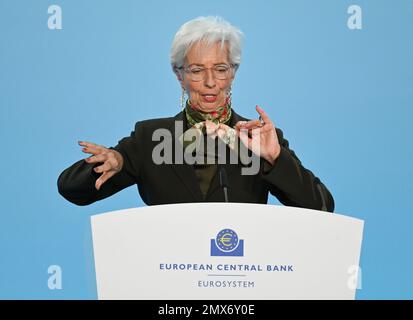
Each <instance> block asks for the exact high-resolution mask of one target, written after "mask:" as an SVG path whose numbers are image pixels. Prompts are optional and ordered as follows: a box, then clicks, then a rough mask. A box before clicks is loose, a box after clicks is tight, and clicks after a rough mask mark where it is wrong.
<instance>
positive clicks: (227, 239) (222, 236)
mask: <svg viewBox="0 0 413 320" xmlns="http://www.w3.org/2000/svg"><path fill="white" fill-rule="evenodd" d="M211 256H231V257H234V256H235V257H243V256H244V240H240V239H238V235H237V234H236V233H235V231H234V230H231V229H224V230H221V231H220V232H218V234H217V236H216V238H215V239H211Z"/></svg>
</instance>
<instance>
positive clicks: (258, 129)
mask: <svg viewBox="0 0 413 320" xmlns="http://www.w3.org/2000/svg"><path fill="white" fill-rule="evenodd" d="M255 109H256V110H257V112H258V113H259V115H260V116H261V119H262V120H263V123H261V121H260V120H251V121H239V122H238V123H237V124H236V125H235V129H236V130H237V133H238V135H239V138H240V140H241V141H242V143H243V144H244V145H245V146H246V147H247V148H248V149H250V150H251V151H252V152H254V153H255V154H256V155H258V156H260V157H261V158H264V159H265V160H267V161H268V162H269V163H271V165H273V164H274V163H275V160H276V159H277V158H278V156H279V155H280V152H281V146H280V144H279V142H278V137H277V132H276V131H275V126H274V124H273V123H272V121H271V119H270V118H269V117H268V115H267V114H266V113H265V112H264V110H263V109H262V108H260V107H259V106H256V108H255ZM249 133H250V136H249Z"/></svg>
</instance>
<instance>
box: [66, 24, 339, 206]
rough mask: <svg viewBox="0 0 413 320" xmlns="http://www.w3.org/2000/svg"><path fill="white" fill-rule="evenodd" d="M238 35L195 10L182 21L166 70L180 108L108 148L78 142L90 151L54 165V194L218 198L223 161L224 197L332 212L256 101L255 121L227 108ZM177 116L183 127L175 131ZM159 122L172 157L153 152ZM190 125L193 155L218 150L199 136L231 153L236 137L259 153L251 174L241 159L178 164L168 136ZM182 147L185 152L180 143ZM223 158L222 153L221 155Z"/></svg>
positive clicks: (149, 200) (80, 200) (86, 199)
mask: <svg viewBox="0 0 413 320" xmlns="http://www.w3.org/2000/svg"><path fill="white" fill-rule="evenodd" d="M241 38H242V33H241V32H240V31H239V30H238V29H236V28H235V27H233V26H232V25H230V24H229V23H228V22H226V21H224V20H222V19H220V18H215V17H200V18H197V19H194V20H191V21H189V22H187V23H185V24H184V25H183V26H182V27H181V28H180V29H179V30H178V32H177V34H176V35H175V38H174V40H173V44H172V49H171V65H172V69H173V71H174V72H175V74H176V76H177V79H178V81H179V82H180V84H181V87H182V98H181V103H182V107H183V111H181V112H180V113H178V114H177V115H176V116H175V117H171V118H163V119H154V120H146V121H142V122H138V123H136V125H135V130H134V131H133V132H132V133H131V135H130V137H126V138H123V139H122V140H120V141H119V143H118V145H117V146H115V147H113V148H106V147H103V146H100V145H97V144H94V143H90V142H85V141H80V142H79V145H80V146H82V147H83V149H82V151H83V152H85V153H88V154H91V156H90V157H88V158H86V159H84V160H80V161H78V162H77V163H75V164H73V165H72V166H71V167H69V168H68V169H66V170H65V171H63V172H62V174H61V175H60V176H59V179H58V189H59V192H60V194H61V195H62V196H63V197H65V198H66V199H67V200H69V201H71V202H73V203H75V204H77V205H87V204H90V203H93V202H95V201H98V200H100V199H103V198H106V197H108V196H110V195H112V194H114V193H116V192H118V191H120V190H122V189H124V188H126V187H128V186H130V185H133V184H137V186H138V189H139V193H140V195H141V197H142V199H143V201H144V202H145V203H146V204H147V205H156V204H166V203H182V202H200V201H207V202H220V201H224V193H223V192H222V189H221V188H220V183H219V177H218V173H217V172H218V168H219V167H223V168H225V172H226V175H227V179H228V198H229V201H230V202H251V203H267V199H268V193H269V192H270V193H271V194H273V195H274V196H276V197H277V198H278V199H279V200H280V202H281V203H283V204H285V205H290V206H297V207H305V208H311V209H318V210H325V211H333V210H334V201H333V198H332V196H331V194H330V192H329V191H328V190H327V188H326V187H325V186H324V185H323V184H322V183H321V182H320V180H319V179H318V178H317V177H315V176H314V175H313V173H312V172H311V171H309V170H307V169H306V168H304V167H303V166H302V165H301V162H300V160H299V159H298V158H297V156H296V155H295V154H294V152H293V151H292V150H290V149H289V147H288V141H287V140H285V139H284V138H283V134H282V131H281V130H280V129H276V128H275V127H274V124H273V123H272V121H271V119H270V118H269V117H268V115H267V114H266V113H265V112H264V110H263V109H262V108H260V107H258V106H257V107H256V111H257V112H258V114H259V116H260V120H251V121H248V120H247V119H245V118H243V117H241V116H239V115H238V114H237V113H236V112H235V111H234V109H233V108H232V106H231V85H232V83H233V80H234V78H235V75H236V71H237V69H238V67H239V65H240V61H241ZM185 94H187V95H188V99H187V100H186V101H185ZM179 123H182V127H183V130H184V131H185V133H183V134H179V133H178V132H177V131H179V130H177V128H179V125H177V124H179ZM159 129H165V130H168V132H172V133H173V134H171V135H170V138H171V139H166V140H167V141H169V142H171V146H172V148H165V149H164V153H165V152H166V153H168V154H167V155H166V156H167V157H169V156H170V157H169V158H171V157H172V156H173V157H174V160H175V162H167V161H164V162H159V161H157V160H155V158H154V154H155V150H158V149H159V139H154V137H155V136H156V135H157V132H158V131H157V130H159ZM191 130H196V131H197V132H198V133H199V132H201V133H203V134H201V135H200V137H201V138H202V137H205V138H206V139H198V140H197V139H195V141H196V142H197V144H196V148H192V149H188V150H201V157H200V158H201V160H202V159H203V160H205V159H209V160H211V158H212V160H214V159H215V160H216V159H218V158H219V156H221V154H219V152H218V156H217V154H216V153H214V152H212V153H211V149H208V148H204V149H202V148H199V146H200V144H199V141H202V143H201V145H204V144H205V143H206V142H208V143H211V141H212V142H213V144H214V147H215V149H214V150H213V151H216V150H217V148H218V147H217V145H218V144H219V143H221V144H222V142H223V141H224V142H225V143H226V144H227V149H228V150H229V153H231V154H234V152H235V153H237V152H240V150H241V149H237V148H235V147H234V146H236V143H234V139H233V138H234V136H236V137H238V138H239V140H241V143H240V145H241V146H245V147H246V148H248V149H250V150H251V151H250V153H252V154H253V155H255V157H256V158H258V159H259V169H258V170H257V172H256V173H255V174H243V171H242V169H243V168H244V167H245V165H244V164H243V163H242V161H239V162H237V163H232V162H231V163H230V162H229V161H222V158H221V162H220V163H216V162H214V161H209V162H208V161H195V162H194V163H188V162H184V163H178V162H177V161H176V160H177V155H179V154H180V153H179V150H178V149H179V146H180V144H179V143H176V142H177V140H179V141H180V142H181V143H182V142H183V145H184V146H185V142H187V141H188V140H187V139H186V138H185V137H186V136H185V135H186V134H187V133H188V132H191ZM177 137H179V138H177ZM217 137H218V138H217ZM164 138H165V137H164ZM189 141H190V142H191V141H192V140H191V139H189ZM165 142H166V141H165V139H164V143H165ZM189 145H191V143H189ZM192 146H194V145H192ZM186 147H187V146H186ZM245 147H244V148H245ZM205 149H206V150H207V151H205ZM177 150H178V152H177ZM220 150H222V149H220ZM237 150H238V151H237ZM184 153H186V154H191V152H189V153H188V152H187V149H185V147H184ZM163 156H164V157H165V154H163ZM198 156H199V155H198ZM178 158H179V157H178ZM200 158H199V157H198V158H197V159H198V160H199V159H200ZM185 159H187V158H185ZM223 160H228V158H227V156H225V155H224V158H223ZM205 162H207V163H205ZM222 162H224V163H222Z"/></svg>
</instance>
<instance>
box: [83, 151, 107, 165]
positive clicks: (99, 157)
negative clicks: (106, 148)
mask: <svg viewBox="0 0 413 320" xmlns="http://www.w3.org/2000/svg"><path fill="white" fill-rule="evenodd" d="M107 159H108V155H107V154H106V153H101V154H98V155H96V156H91V157H89V158H86V159H85V161H86V162H87V163H98V162H105V161H106V160H107Z"/></svg>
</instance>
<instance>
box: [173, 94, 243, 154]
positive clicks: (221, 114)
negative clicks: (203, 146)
mask: <svg viewBox="0 0 413 320" xmlns="http://www.w3.org/2000/svg"><path fill="white" fill-rule="evenodd" d="M185 115H186V119H187V122H188V125H189V126H190V128H189V129H188V130H186V131H185V132H184V133H183V135H182V136H181V137H180V139H179V140H180V141H181V143H182V145H183V146H184V150H185V152H192V151H193V149H194V148H198V147H199V146H198V144H195V145H192V144H193V142H194V140H193V139H194V138H195V136H196V138H195V140H196V141H197V142H199V137H200V136H201V135H202V134H205V133H206V126H205V121H206V120H209V121H212V122H213V123H215V124H220V123H223V124H228V123H229V120H230V119H231V115H232V111H231V99H230V98H229V97H228V98H227V99H226V100H225V105H224V106H219V107H218V108H217V109H216V110H214V111H211V112H202V111H200V110H198V108H197V107H196V106H193V105H191V101H190V100H189V99H188V100H187V101H186V107H185ZM235 136H236V134H235V130H234V129H232V128H231V129H230V131H229V132H228V134H226V135H224V137H221V140H222V141H223V142H224V143H226V144H228V145H229V146H230V147H232V148H233V145H234V143H235ZM187 137H192V139H189V138H187ZM188 140H189V141H188ZM191 140H192V141H191ZM190 145H192V147H191V148H187V147H188V146H190Z"/></svg>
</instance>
